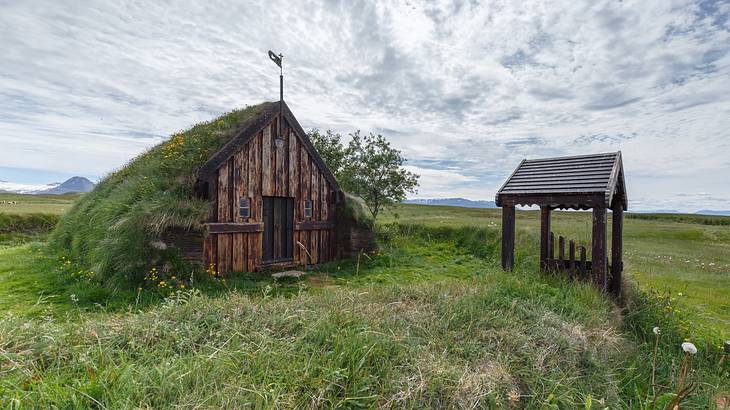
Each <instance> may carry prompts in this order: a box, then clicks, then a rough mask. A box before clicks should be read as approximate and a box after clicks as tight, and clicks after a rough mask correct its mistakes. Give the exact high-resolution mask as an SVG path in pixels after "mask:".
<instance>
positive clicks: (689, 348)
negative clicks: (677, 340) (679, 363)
mask: <svg viewBox="0 0 730 410" xmlns="http://www.w3.org/2000/svg"><path fill="white" fill-rule="evenodd" d="M682 350H684V352H685V353H689V354H696V353H697V347H695V345H694V344H692V343H690V342H684V343H682Z"/></svg>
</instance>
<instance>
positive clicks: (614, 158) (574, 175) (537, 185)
mask: <svg viewBox="0 0 730 410" xmlns="http://www.w3.org/2000/svg"><path fill="white" fill-rule="evenodd" d="M496 203H497V205H498V206H500V207H502V268H503V269H505V270H512V268H513V267H514V245H515V207H516V206H518V205H522V206H532V205H538V206H540V221H541V222H540V268H541V269H542V270H560V271H566V272H568V273H569V274H570V275H571V277H575V273H576V266H578V268H579V270H580V272H581V273H582V274H581V276H587V275H588V274H586V273H585V272H586V271H590V273H589V275H590V279H591V280H592V281H593V282H594V283H595V284H596V285H597V286H599V287H600V288H601V289H603V290H606V291H609V292H611V293H613V294H615V295H618V294H619V293H620V291H621V274H622V271H623V257H622V254H623V239H622V238H623V211H625V210H626V209H627V207H628V199H627V196H626V183H625V180H624V169H623V161H622V159H621V152H620V151H619V152H612V153H606V154H594V155H581V156H572V157H560V158H547V159H536V160H523V161H522V162H521V163H520V164H519V165H518V166H517V169H515V171H514V172H513V173H512V175H510V177H509V178H508V179H507V181H506V182H505V183H504V185H502V187H501V188H500V190H499V192H497V196H496ZM553 209H575V210H585V209H592V210H593V238H592V245H591V259H590V260H589V261H586V256H585V253H586V252H585V248H584V247H579V248H578V251H579V252H580V262H578V261H577V260H576V255H575V251H576V247H575V243H574V241H570V249H569V252H570V256H569V259H567V258H566V257H565V239H564V238H563V237H560V238H559V239H560V240H559V242H560V243H559V249H560V250H559V256H558V258H557V259H556V258H555V257H554V254H553V253H554V246H555V244H554V243H553V234H552V231H551V213H552V210H553ZM609 209H610V210H611V211H613V218H612V221H613V229H612V234H611V258H610V259H611V263H610V264H609V262H608V260H609V257H608V237H607V218H608V210H609Z"/></svg>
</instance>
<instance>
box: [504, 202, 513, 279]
mask: <svg viewBox="0 0 730 410" xmlns="http://www.w3.org/2000/svg"><path fill="white" fill-rule="evenodd" d="M514 266H515V207H514V206H503V207H502V269H504V270H505V271H511V270H512V269H513V268H514Z"/></svg>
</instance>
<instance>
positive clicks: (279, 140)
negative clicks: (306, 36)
mask: <svg viewBox="0 0 730 410" xmlns="http://www.w3.org/2000/svg"><path fill="white" fill-rule="evenodd" d="M269 58H270V59H271V61H273V62H274V63H276V65H278V66H279V118H277V121H276V129H277V132H278V133H279V136H278V137H277V139H276V145H277V146H280V145H283V144H284V138H283V137H282V135H281V117H282V116H283V115H284V68H283V67H282V65H281V63H282V60H283V59H284V55H283V54H281V53H279V55H276V53H274V52H273V51H271V50H269Z"/></svg>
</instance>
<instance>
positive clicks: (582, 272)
mask: <svg viewBox="0 0 730 410" xmlns="http://www.w3.org/2000/svg"><path fill="white" fill-rule="evenodd" d="M580 278H581V279H582V280H585V279H586V247H585V246H581V247H580Z"/></svg>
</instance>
